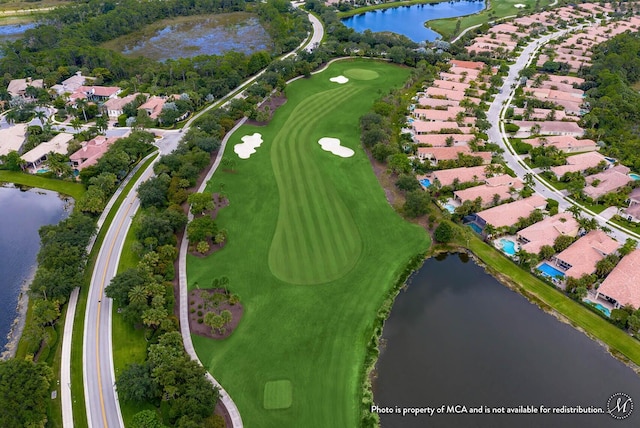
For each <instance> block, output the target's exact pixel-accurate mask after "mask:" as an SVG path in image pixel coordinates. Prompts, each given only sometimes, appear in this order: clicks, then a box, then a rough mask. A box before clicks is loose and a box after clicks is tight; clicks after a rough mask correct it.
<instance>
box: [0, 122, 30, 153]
mask: <svg viewBox="0 0 640 428" xmlns="http://www.w3.org/2000/svg"><path fill="white" fill-rule="evenodd" d="M26 140H27V124H26V123H16V124H14V125H13V126H10V127H8V128H4V129H0V156H3V155H7V154H9V152H14V151H15V152H19V151H20V149H21V148H22V145H23V144H24V142H25V141H26Z"/></svg>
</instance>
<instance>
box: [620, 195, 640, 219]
mask: <svg viewBox="0 0 640 428" xmlns="http://www.w3.org/2000/svg"><path fill="white" fill-rule="evenodd" d="M623 213H624V215H625V217H626V218H627V220H629V221H635V222H639V221H640V187H636V188H635V189H633V190H632V191H631V193H630V194H629V207H628V208H625V209H624V211H623Z"/></svg>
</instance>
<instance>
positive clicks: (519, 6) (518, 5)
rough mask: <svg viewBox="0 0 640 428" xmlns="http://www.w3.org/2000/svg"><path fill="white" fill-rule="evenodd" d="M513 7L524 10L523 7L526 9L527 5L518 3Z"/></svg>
mask: <svg viewBox="0 0 640 428" xmlns="http://www.w3.org/2000/svg"><path fill="white" fill-rule="evenodd" d="M513 7H515V8H517V9H522V8H523V7H526V5H524V4H522V3H517V4H514V5H513Z"/></svg>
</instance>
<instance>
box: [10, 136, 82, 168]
mask: <svg viewBox="0 0 640 428" xmlns="http://www.w3.org/2000/svg"><path fill="white" fill-rule="evenodd" d="M71 140H73V134H67V133H66V132H61V133H60V134H58V135H56V136H55V137H53V138H52V139H51V140H50V141H46V142H44V143H40V144H38V145H37V146H36V147H34V148H33V149H31V150H29V151H28V152H27V153H25V154H23V155H22V156H21V157H22V160H24V161H25V168H26V169H28V170H29V171H30V172H31V173H36V172H46V170H44V169H43V170H39V169H38V167H39V166H40V165H41V164H42V163H43V162H46V161H47V158H48V157H49V154H50V153H57V154H61V155H66V154H67V148H68V147H69V141H71Z"/></svg>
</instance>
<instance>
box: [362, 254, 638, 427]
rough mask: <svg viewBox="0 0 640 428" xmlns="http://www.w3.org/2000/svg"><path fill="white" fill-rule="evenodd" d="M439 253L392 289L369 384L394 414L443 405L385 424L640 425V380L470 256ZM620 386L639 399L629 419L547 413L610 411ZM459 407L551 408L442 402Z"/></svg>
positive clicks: (395, 417)
mask: <svg viewBox="0 0 640 428" xmlns="http://www.w3.org/2000/svg"><path fill="white" fill-rule="evenodd" d="M439 258H440V259H441V260H437V259H429V260H427V261H426V262H425V264H424V266H423V267H422V268H421V269H420V270H419V271H418V272H416V273H415V274H414V275H413V276H412V278H411V279H410V283H409V286H408V288H407V290H406V291H404V292H403V291H401V292H400V294H399V295H398V297H397V299H396V301H395V303H394V306H393V309H392V311H391V315H390V317H389V319H388V320H387V322H386V324H385V326H384V331H383V335H382V338H383V341H384V347H383V348H382V352H381V355H380V358H379V361H378V364H377V373H378V377H377V379H376V380H375V382H374V385H373V387H374V397H375V401H376V403H377V405H378V406H379V407H386V406H391V407H392V408H393V409H394V410H393V411H394V412H395V406H398V407H399V408H400V409H402V408H408V407H429V406H430V407H434V408H440V406H442V405H445V408H444V410H445V411H444V413H443V414H438V413H434V415H433V416H428V415H426V414H420V415H418V416H404V417H402V416H401V415H395V414H391V415H386V414H381V415H380V417H381V422H382V428H393V427H402V428H406V427H408V428H411V427H425V426H429V427H430V428H432V427H456V428H465V427H492V428H501V427H504V428H511V427H518V428H525V427H531V428H536V427H563V428H588V427H594V428H596V427H597V428H601V427H603V426H611V427H632V426H633V427H638V426H640V407H639V406H640V377H638V375H636V374H635V373H634V372H633V371H632V370H631V369H630V368H628V367H627V366H625V365H624V364H623V363H621V362H620V361H618V360H616V359H615V358H613V357H612V356H611V355H609V354H608V353H607V352H606V350H605V349H604V348H603V347H602V346H600V345H599V344H598V343H596V342H594V341H592V340H590V339H589V338H588V337H587V336H586V335H585V334H583V333H581V332H579V331H577V330H575V329H574V328H573V327H571V326H570V325H567V324H564V323H562V322H560V321H558V320H557V319H556V318H555V317H553V316H552V315H549V314H547V313H545V312H544V311H542V310H541V309H539V308H538V307H537V306H535V305H533V304H531V303H530V302H529V301H527V300H526V299H525V298H524V297H523V296H521V295H520V294H518V293H516V292H514V291H511V290H510V289H508V288H507V287H505V286H503V285H502V284H500V283H499V282H498V281H497V280H496V279H494V278H493V277H492V276H490V275H488V274H486V273H485V272H484V270H483V269H482V268H481V267H479V266H477V265H476V264H474V263H473V262H471V261H469V260H468V256H467V255H465V254H463V255H449V256H444V257H439ZM619 392H622V393H625V394H628V395H629V396H630V397H631V398H632V399H633V400H634V401H635V407H636V409H635V411H634V412H632V413H631V415H630V416H629V417H628V418H627V419H624V420H614V419H612V418H611V416H610V415H608V414H555V415H554V414H553V410H552V409H553V408H557V409H560V411H562V410H563V409H562V406H567V407H577V406H578V405H579V406H582V407H583V408H589V407H590V406H591V407H592V408H596V410H599V409H606V406H607V401H608V399H609V397H610V396H612V395H613V394H615V393H619ZM615 400H617V397H616V399H614V402H615ZM625 402H626V399H625ZM455 405H461V406H466V408H467V410H468V409H469V408H470V407H478V406H480V407H482V409H483V410H484V409H485V408H484V406H488V407H489V409H496V411H500V410H501V408H503V407H509V406H520V405H523V406H527V405H531V406H533V408H536V409H538V411H540V406H544V408H545V409H550V410H549V414H522V413H520V414H498V413H483V414H464V413H461V414H455V413H454V411H455V409H452V411H451V412H449V413H447V408H446V406H455ZM458 410H462V407H459V408H458ZM564 410H565V411H566V408H565V409H564ZM491 411H493V410H490V412H491ZM505 412H506V409H505Z"/></svg>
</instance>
